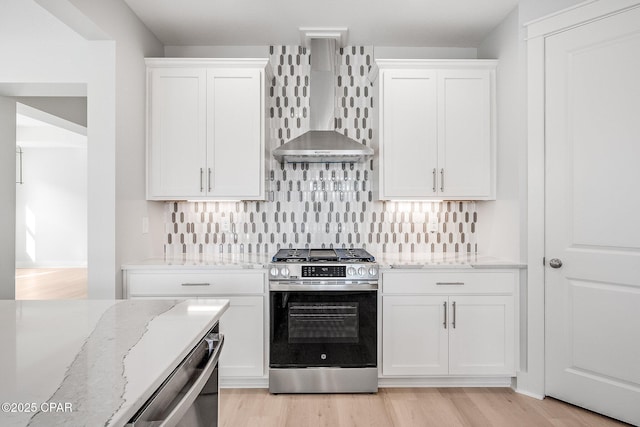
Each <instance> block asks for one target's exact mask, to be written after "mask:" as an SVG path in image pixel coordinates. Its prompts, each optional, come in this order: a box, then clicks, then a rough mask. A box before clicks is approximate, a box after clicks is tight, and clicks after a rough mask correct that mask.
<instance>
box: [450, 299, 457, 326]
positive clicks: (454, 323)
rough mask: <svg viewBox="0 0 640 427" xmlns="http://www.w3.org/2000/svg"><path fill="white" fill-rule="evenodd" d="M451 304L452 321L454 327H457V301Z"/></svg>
mask: <svg viewBox="0 0 640 427" xmlns="http://www.w3.org/2000/svg"><path fill="white" fill-rule="evenodd" d="M451 305H452V306H453V322H452V326H453V329H455V328H456V302H455V301H454V302H452V303H451Z"/></svg>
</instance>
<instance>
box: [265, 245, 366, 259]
mask: <svg viewBox="0 0 640 427" xmlns="http://www.w3.org/2000/svg"><path fill="white" fill-rule="evenodd" d="M375 260H376V259H375V257H374V256H373V255H371V254H370V253H369V252H367V251H365V250H364V249H357V248H356V249H280V250H279V251H278V253H277V254H275V255H274V256H273V262H374V261H375Z"/></svg>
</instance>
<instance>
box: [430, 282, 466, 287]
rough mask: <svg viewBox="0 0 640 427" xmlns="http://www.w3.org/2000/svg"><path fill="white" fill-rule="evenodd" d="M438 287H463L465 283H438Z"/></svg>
mask: <svg viewBox="0 0 640 427" xmlns="http://www.w3.org/2000/svg"><path fill="white" fill-rule="evenodd" d="M436 285H438V286H463V285H464V282H436Z"/></svg>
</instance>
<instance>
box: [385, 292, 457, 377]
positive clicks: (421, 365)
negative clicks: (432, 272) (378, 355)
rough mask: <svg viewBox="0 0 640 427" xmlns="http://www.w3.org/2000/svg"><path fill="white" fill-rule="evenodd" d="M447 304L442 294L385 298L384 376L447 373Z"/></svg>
mask: <svg viewBox="0 0 640 427" xmlns="http://www.w3.org/2000/svg"><path fill="white" fill-rule="evenodd" d="M446 303H447V297H440V296H384V297H383V300H382V305H383V308H382V310H383V311H382V313H383V317H382V374H383V375H385V376H394V375H398V376H406V375H409V376H412V375H446V374H447V372H448V366H447V342H448V338H447V331H448V328H449V325H448V324H446V323H444V320H445V309H446V308H445V307H446ZM446 328H447V329H446Z"/></svg>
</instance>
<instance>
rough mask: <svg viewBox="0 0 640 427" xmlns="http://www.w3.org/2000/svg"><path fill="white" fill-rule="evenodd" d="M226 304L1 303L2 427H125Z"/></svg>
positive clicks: (151, 302) (88, 301) (86, 301)
mask: <svg viewBox="0 0 640 427" xmlns="http://www.w3.org/2000/svg"><path fill="white" fill-rule="evenodd" d="M228 306H229V302H228V301H227V300H217V299H199V300H74V301H0V343H1V347H0V378H1V380H0V403H1V404H2V410H1V411H0V425H2V426H25V425H28V426H57V425H59V426H68V425H69V426H70V425H73V426H103V425H109V426H122V425H124V424H126V423H127V422H128V421H129V419H130V418H131V417H132V416H133V415H134V414H135V412H136V411H137V410H138V409H139V408H140V407H141V406H142V405H143V404H144V402H146V401H147V400H148V399H149V397H151V395H152V393H153V392H154V391H155V390H156V389H157V388H158V387H159V386H160V384H161V383H162V382H163V381H164V380H165V379H166V378H167V376H168V375H169V374H170V373H171V372H172V371H173V370H174V369H175V368H176V367H177V366H178V364H179V363H180V362H181V361H182V360H183V359H184V358H185V356H186V355H187V354H188V352H189V351H190V350H191V349H192V348H193V347H194V346H195V345H196V344H197V343H198V342H199V341H200V340H201V339H202V338H203V337H204V335H205V334H206V333H207V332H208V331H209V330H210V329H211V328H212V327H213V326H214V325H215V323H216V322H217V321H218V320H219V319H220V317H221V316H222V314H223V313H224V312H225V311H226V310H227V308H228Z"/></svg>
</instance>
